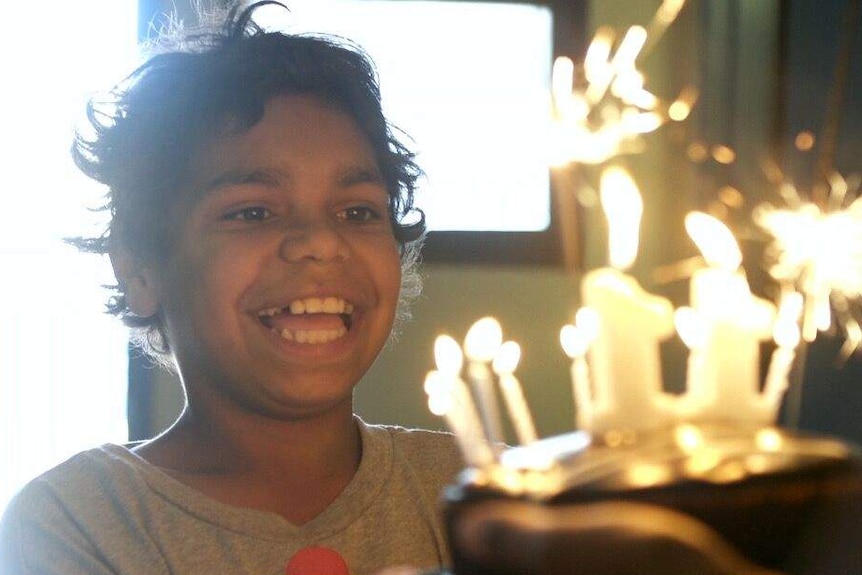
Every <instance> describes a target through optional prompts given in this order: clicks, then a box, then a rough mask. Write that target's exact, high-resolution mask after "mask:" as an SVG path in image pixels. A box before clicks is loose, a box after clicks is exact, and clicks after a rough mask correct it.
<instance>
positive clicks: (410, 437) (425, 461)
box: [364, 424, 464, 478]
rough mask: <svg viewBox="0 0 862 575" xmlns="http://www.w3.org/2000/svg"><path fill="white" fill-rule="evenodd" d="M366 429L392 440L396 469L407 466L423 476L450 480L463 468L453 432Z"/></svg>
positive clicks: (387, 426)
mask: <svg viewBox="0 0 862 575" xmlns="http://www.w3.org/2000/svg"><path fill="white" fill-rule="evenodd" d="M364 426H365V430H366V433H368V434H370V435H372V436H375V435H376V436H384V437H388V438H389V440H390V442H391V446H392V447H391V448H392V456H393V462H394V465H396V466H407V467H409V468H411V469H413V470H415V471H416V472H418V473H419V474H420V475H422V476H427V477H434V476H437V477H440V476H442V477H447V478H452V477H453V476H454V475H455V474H456V473H457V472H458V471H460V470H461V469H462V468H463V466H464V460H463V457H462V456H461V452H460V450H459V448H458V444H457V442H456V440H455V436H454V435H452V434H451V433H448V432H442V431H431V430H428V429H414V428H407V427H401V426H397V425H369V424H364Z"/></svg>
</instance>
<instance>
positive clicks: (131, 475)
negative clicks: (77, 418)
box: [0, 421, 462, 575]
mask: <svg viewBox="0 0 862 575" xmlns="http://www.w3.org/2000/svg"><path fill="white" fill-rule="evenodd" d="M359 425H360V429H361V433H362V442H363V444H362V445H363V451H362V461H361V463H360V465H359V469H358V471H357V473H356V475H355V476H354V477H353V479H352V480H351V482H350V483H349V484H348V485H347V487H346V488H345V489H344V491H343V492H342V493H341V495H340V496H339V497H338V498H337V499H336V500H335V501H334V502H333V503H332V505H330V506H329V507H328V508H327V509H326V510H325V511H323V513H321V514H320V515H319V516H317V517H316V518H314V519H312V520H311V521H309V522H307V523H305V524H303V525H293V524H291V523H290V522H288V521H286V520H285V519H284V518H282V517H281V516H280V515H276V514H274V513H267V512H263V511H258V510H253V509H247V508H240V507H234V506H231V505H227V504H224V503H220V502H218V501H215V500H213V499H211V498H209V497H207V496H205V495H203V494H202V493H200V492H198V491H196V490H194V489H192V488H190V487H188V486H186V485H185V484H183V483H180V482H179V481H177V480H175V479H173V478H172V477H170V476H169V475H167V474H166V473H164V472H163V471H161V470H159V469H158V468H157V467H155V466H153V465H150V464H149V463H147V462H146V461H144V460H143V459H141V458H140V457H138V456H137V455H135V454H134V453H132V452H131V451H129V450H128V449H127V448H125V447H121V446H118V445H110V444H109V445H104V446H102V447H100V448H97V449H92V450H89V451H85V452H83V453H80V454H78V455H76V456H74V457H72V458H71V459H69V460H68V461H66V462H65V463H63V464H61V465H59V466H57V467H56V468H54V469H52V470H50V471H48V472H46V473H45V474H44V475H42V476H40V477H38V478H36V479H34V480H33V481H32V482H30V483H29V484H28V485H27V486H25V487H24V488H23V489H22V491H21V492H20V493H18V494H17V495H16V497H15V498H14V499H13V500H12V502H11V503H10V504H9V506H8V508H7V510H6V513H5V514H4V517H3V519H2V523H0V575H13V574H14V575H24V574H38V575H48V574H52V575H53V574H57V575H60V574H62V575H84V574H86V575H102V574H108V573H111V574H123V575H125V574H129V575H143V574H147V575H150V574H154V575H155V574H169V573H170V574H176V575H179V574H184V575H186V574H187V575H228V574H254V575H342V574H347V573H349V574H350V575H370V574H372V573H374V572H375V571H376V570H378V569H381V568H383V567H387V566H392V565H401V564H406V565H415V566H419V567H429V568H431V567H437V566H444V565H446V564H447V562H448V556H447V547H446V541H445V534H444V531H443V527H442V522H441V510H440V495H441V492H442V489H443V487H444V486H445V485H446V484H447V483H450V482H451V481H452V480H453V479H454V477H455V475H456V474H457V472H458V470H459V469H460V468H461V466H462V460H461V457H460V455H459V453H458V450H457V447H456V445H455V442H454V441H453V439H452V436H451V435H449V434H443V433H435V432H429V431H421V430H407V429H403V428H398V427H383V426H370V425H367V424H364V423H362V422H361V421H360V422H359ZM342 561H343V563H342Z"/></svg>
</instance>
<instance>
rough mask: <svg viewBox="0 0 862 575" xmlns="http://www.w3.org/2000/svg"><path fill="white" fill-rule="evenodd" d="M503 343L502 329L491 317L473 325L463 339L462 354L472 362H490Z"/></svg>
mask: <svg viewBox="0 0 862 575" xmlns="http://www.w3.org/2000/svg"><path fill="white" fill-rule="evenodd" d="M502 343H503V328H501V327H500V322H498V321H497V320H496V319H494V318H493V317H483V318H482V319H480V320H479V321H477V322H476V323H474V324H473V325H472V326H471V327H470V329H469V330H468V331H467V337H466V338H464V353H465V354H466V355H467V358H468V359H470V360H472V361H491V360H492V359H494V355H495V354H496V353H497V349H498V348H499V347H500V345H502Z"/></svg>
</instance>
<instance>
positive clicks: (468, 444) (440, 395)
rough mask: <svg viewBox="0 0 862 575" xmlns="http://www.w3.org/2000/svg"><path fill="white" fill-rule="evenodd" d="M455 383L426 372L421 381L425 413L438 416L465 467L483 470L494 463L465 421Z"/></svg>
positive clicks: (481, 439)
mask: <svg viewBox="0 0 862 575" xmlns="http://www.w3.org/2000/svg"><path fill="white" fill-rule="evenodd" d="M454 383H455V380H453V379H452V378H451V377H448V376H446V375H445V374H443V373H442V372H440V371H430V372H428V375H427V376H426V377H425V392H426V393H427V394H428V410H429V411H430V412H431V413H433V414H434V415H437V416H441V417H443V418H444V419H445V420H446V424H447V426H448V427H449V429H450V430H451V431H452V433H453V434H454V435H455V440H456V441H457V443H458V447H459V448H460V449H461V454H462V455H463V457H464V461H465V463H466V464H467V465H470V466H473V467H484V466H486V465H490V464H492V463H493V462H494V461H495V456H494V453H493V452H492V450H491V449H490V447H489V446H488V443H487V442H486V441H485V440H484V438H482V437H481V436H477V435H476V432H477V429H476V427H475V426H474V425H473V422H472V420H471V418H470V417H465V412H466V410H465V407H468V406H467V405H465V404H464V403H463V398H462V397H459V394H458V393H457V392H458V389H457V387H455V385H454Z"/></svg>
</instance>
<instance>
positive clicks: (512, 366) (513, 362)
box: [491, 341, 521, 375]
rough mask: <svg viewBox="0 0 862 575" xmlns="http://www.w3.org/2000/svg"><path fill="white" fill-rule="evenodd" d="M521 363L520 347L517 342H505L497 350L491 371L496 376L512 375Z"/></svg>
mask: <svg viewBox="0 0 862 575" xmlns="http://www.w3.org/2000/svg"><path fill="white" fill-rule="evenodd" d="M519 361H521V346H520V345H518V343H517V342H514V341H507V342H505V343H504V344H503V345H501V346H500V348H499V349H498V350H497V353H496V355H494V360H493V362H491V369H493V370H494V373H496V374H497V375H503V374H509V373H514V371H515V370H516V369H517V368H518V362H519Z"/></svg>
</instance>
